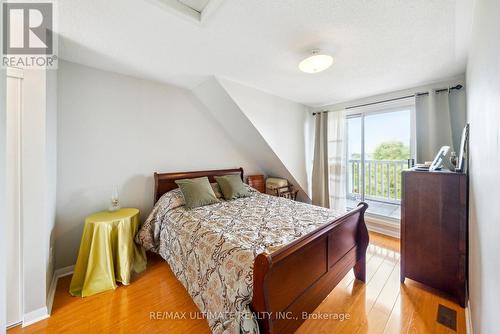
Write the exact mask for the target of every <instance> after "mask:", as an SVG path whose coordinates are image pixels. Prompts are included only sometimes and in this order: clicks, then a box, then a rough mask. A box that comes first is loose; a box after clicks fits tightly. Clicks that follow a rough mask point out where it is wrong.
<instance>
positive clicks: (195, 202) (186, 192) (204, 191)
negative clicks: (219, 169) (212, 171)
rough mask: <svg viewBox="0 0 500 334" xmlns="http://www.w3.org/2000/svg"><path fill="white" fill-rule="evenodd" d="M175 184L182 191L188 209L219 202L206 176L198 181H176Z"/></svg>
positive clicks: (197, 179)
mask: <svg viewBox="0 0 500 334" xmlns="http://www.w3.org/2000/svg"><path fill="white" fill-rule="evenodd" d="M175 183H177V185H178V186H179V188H180V189H181V192H182V195H183V196H184V201H185V202H186V208H188V209H194V208H197V207H200V206H204V205H209V204H214V203H218V202H219V200H218V199H217V197H216V196H215V193H214V190H213V189H212V186H211V185H210V182H208V178H207V177H206V176H205V177H199V178H196V179H182V180H176V181H175Z"/></svg>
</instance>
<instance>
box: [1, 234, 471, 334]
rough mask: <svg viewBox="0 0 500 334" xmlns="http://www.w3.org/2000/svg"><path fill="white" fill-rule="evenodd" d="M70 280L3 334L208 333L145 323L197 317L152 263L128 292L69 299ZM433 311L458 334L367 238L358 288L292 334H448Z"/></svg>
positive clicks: (165, 270)
mask: <svg viewBox="0 0 500 334" xmlns="http://www.w3.org/2000/svg"><path fill="white" fill-rule="evenodd" d="M70 279H71V277H70V276H67V277H63V278H61V279H60V280H59V283H58V286H57V291H56V296H55V299H54V306H53V310H52V315H51V317H50V318H48V319H46V320H43V321H40V322H38V323H35V324H33V325H31V326H28V327H25V328H21V327H20V326H19V327H15V328H13V329H10V330H9V331H8V333H9V334H17V333H84V332H112V333H134V332H135V333H138V332H141V333H142V332H145V333H210V331H209V328H208V325H207V323H206V321H205V320H203V319H194V320H192V319H189V320H188V319H169V320H161V319H156V320H155V319H151V312H186V314H189V312H197V311H198V309H197V308H196V306H195V304H194V303H193V301H192V300H191V298H190V296H189V295H188V294H187V292H186V291H185V290H184V288H183V286H182V285H181V283H180V282H179V281H177V279H176V278H175V277H174V275H173V273H172V272H171V270H170V268H169V266H168V265H167V264H166V263H165V262H164V261H163V260H161V259H160V258H158V257H155V258H152V259H150V260H149V263H148V269H147V270H146V272H145V273H143V274H141V275H138V276H136V277H135V279H134V281H133V283H132V284H131V285H129V286H120V287H119V288H117V289H116V290H115V291H108V292H104V293H101V294H98V295H95V296H91V297H86V298H78V297H72V296H71V295H69V293H68V289H69V283H70ZM439 304H442V305H444V306H446V307H449V308H451V309H453V310H455V311H456V312H457V330H456V333H465V314H464V310H463V309H462V308H460V307H459V306H458V305H457V304H455V303H453V302H451V301H449V300H447V299H445V298H443V297H442V296H440V295H438V294H436V293H435V292H432V291H430V290H429V289H426V288H425V287H423V286H422V285H420V284H418V283H416V282H413V281H411V280H408V279H407V280H406V283H405V284H404V285H402V284H400V283H399V240H397V239H393V238H390V237H386V236H382V235H380V234H376V233H370V246H369V249H368V255H367V282H366V284H363V283H361V282H359V281H357V280H355V279H354V274H353V273H352V271H351V272H350V273H349V274H347V276H346V277H345V278H344V279H343V280H342V281H341V282H340V283H339V285H338V286H337V287H336V288H335V289H334V290H333V291H332V292H331V293H330V295H329V296H328V297H327V298H326V299H325V300H324V301H323V302H322V303H321V304H320V305H319V306H318V308H317V309H316V311H315V312H314V315H315V316H316V317H319V316H322V317H325V316H326V317H329V319H321V320H318V319H314V318H311V319H309V320H307V321H306V322H304V324H303V325H302V326H301V327H300V328H299V330H298V331H297V333H333V332H335V333H349V334H351V333H387V334H390V333H455V331H453V330H451V329H448V328H447V327H445V326H443V325H441V324H439V323H438V322H437V321H436V319H437V309H438V305H439ZM341 317H344V319H343V320H341Z"/></svg>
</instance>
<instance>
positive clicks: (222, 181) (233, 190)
mask: <svg viewBox="0 0 500 334" xmlns="http://www.w3.org/2000/svg"><path fill="white" fill-rule="evenodd" d="M215 181H217V183H218V184H219V187H220V190H221V191H222V194H223V195H224V198H225V199H226V200H232V199H236V198H240V197H248V196H250V191H249V189H248V186H247V185H246V184H244V183H243V181H241V178H240V176H239V175H224V176H216V177H215Z"/></svg>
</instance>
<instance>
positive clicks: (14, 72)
mask: <svg viewBox="0 0 500 334" xmlns="http://www.w3.org/2000/svg"><path fill="white" fill-rule="evenodd" d="M6 74H7V77H6V80H7V82H6V89H8V88H7V87H8V84H9V83H8V81H9V79H14V80H17V81H18V85H19V87H18V90H19V95H18V98H19V101H18V105H19V109H20V110H19V114H18V115H17V120H16V123H17V129H16V132H17V133H16V134H14V135H15V136H16V137H17V139H16V140H17V145H18V147H17V152H16V153H14V154H15V155H16V158H17V167H16V168H17V173H16V174H17V180H15V181H14V186H15V187H17V209H16V211H17V220H18V224H19V230H18V233H19V234H18V245H17V247H16V248H17V254H13V255H14V256H16V257H18V261H19V262H18V263H17V265H18V273H19V277H18V279H19V282H18V287H19V290H18V293H19V301H18V307H19V310H18V319H15V320H12V319H10V320H9V319H7V323H6V324H7V328H10V327H13V326H17V325H19V324H21V323H22V321H23V314H24V307H23V300H24V294H23V238H22V235H23V233H22V231H23V228H22V210H21V205H22V204H21V203H22V201H21V198H22V197H21V196H22V193H21V191H22V187H21V184H22V183H21V182H22V180H21V163H22V162H21V153H22V152H21V147H22V143H21V138H22V136H21V134H22V132H21V129H22V107H23V103H22V101H23V95H22V94H23V87H22V85H23V78H24V72H23V70H22V69H19V68H8V69H7V71H6ZM7 96H8V91H7ZM6 111H7V113H6V119H7V122H9V121H8V119H9V110H6ZM6 130H7V129H6ZM7 140H8V141H10V139H8V138H7ZM9 143H10V142H7V145H9ZM11 149H12V148H9V147H7V148H6V151H7V152H9V151H10V150H11ZM6 168H7V170H8V169H9V168H12V165H10V166H9V164H8V159H7V166H6ZM6 181H7V184H9V182H11V181H12V180H10V181H9V180H6ZM9 195H12V194H7V196H9ZM6 209H7V211H9V210H13V208H9V207H7V208H6ZM8 251H11V250H8ZM8 299H9V290H7V302H8ZM8 307H9V304H8V303H7V308H8Z"/></svg>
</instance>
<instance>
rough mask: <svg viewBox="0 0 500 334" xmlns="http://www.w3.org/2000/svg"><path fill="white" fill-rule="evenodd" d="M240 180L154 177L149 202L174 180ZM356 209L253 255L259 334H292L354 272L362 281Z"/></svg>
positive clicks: (362, 229)
mask: <svg viewBox="0 0 500 334" xmlns="http://www.w3.org/2000/svg"><path fill="white" fill-rule="evenodd" d="M230 174H235V175H240V177H241V179H242V180H243V169H242V168H238V169H221V170H210V171H196V172H179V173H162V174H159V173H155V174H154V181H155V187H154V188H155V191H154V201H155V203H156V202H157V201H158V199H159V198H160V197H161V196H162V195H163V194H164V193H166V192H167V191H170V190H173V189H175V188H177V184H176V183H175V180H179V179H186V178H196V177H203V176H206V177H208V178H209V180H210V182H215V179H214V177H215V176H221V175H230ZM367 207H368V205H367V204H366V203H360V204H359V205H358V207H357V208H355V209H354V210H351V211H349V212H348V213H346V214H345V215H343V216H341V217H339V218H338V219H335V220H333V221H331V222H328V223H326V224H324V225H322V226H321V227H319V228H318V229H316V230H314V231H312V232H310V233H308V234H306V235H304V236H303V237H301V238H299V239H296V240H295V241H293V242H291V243H289V244H287V245H285V246H283V247H282V248H280V249H278V250H277V251H275V252H273V253H271V254H266V253H262V254H259V255H258V256H257V257H256V258H255V261H254V266H253V299H252V304H251V308H252V311H253V312H254V313H255V315H256V318H257V320H258V322H259V326H260V330H261V332H262V333H292V332H293V331H295V330H296V329H297V328H298V327H299V326H300V325H301V324H302V322H304V321H305V319H304V317H303V316H302V315H303V313H304V312H306V313H311V312H313V311H314V310H315V309H316V307H317V306H318V305H319V304H320V303H321V302H322V301H323V300H324V299H325V297H326V296H327V295H328V294H329V293H330V292H331V291H332V289H333V288H334V287H335V286H336V285H337V284H338V283H339V282H340V280H341V279H342V278H343V277H344V276H345V275H346V274H347V273H348V272H349V271H350V270H351V269H352V268H354V274H355V277H356V278H357V279H359V280H361V281H363V282H364V281H365V277H366V261H365V258H366V249H367V247H368V241H369V240H368V231H367V228H366V225H365V222H364V213H365V211H366V209H367Z"/></svg>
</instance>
